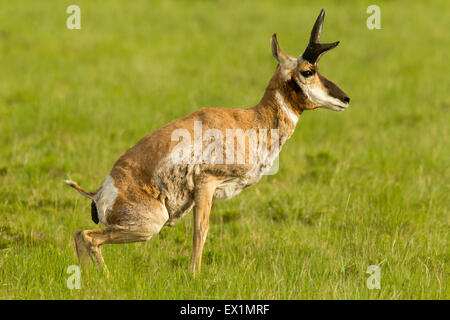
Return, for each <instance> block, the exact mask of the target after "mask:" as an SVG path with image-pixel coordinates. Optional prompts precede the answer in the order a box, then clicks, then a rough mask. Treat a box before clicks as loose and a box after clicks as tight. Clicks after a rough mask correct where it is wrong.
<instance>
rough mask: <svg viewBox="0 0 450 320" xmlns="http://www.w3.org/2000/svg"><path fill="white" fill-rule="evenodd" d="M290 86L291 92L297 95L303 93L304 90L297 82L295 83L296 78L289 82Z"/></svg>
mask: <svg viewBox="0 0 450 320" xmlns="http://www.w3.org/2000/svg"><path fill="white" fill-rule="evenodd" d="M288 86H289V88H290V89H291V90H293V91H295V93H300V92H302V89H301V88H300V86H299V85H298V83H297V81H295V79H294V78H291V80H289V82H288Z"/></svg>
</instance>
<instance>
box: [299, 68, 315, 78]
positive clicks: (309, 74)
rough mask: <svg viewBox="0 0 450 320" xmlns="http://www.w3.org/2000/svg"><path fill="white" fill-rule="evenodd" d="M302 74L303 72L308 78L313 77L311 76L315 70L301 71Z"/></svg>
mask: <svg viewBox="0 0 450 320" xmlns="http://www.w3.org/2000/svg"><path fill="white" fill-rule="evenodd" d="M300 74H301V75H302V76H303V77H305V78H308V77H311V76H312V75H313V74H314V72H312V71H310V70H306V71H301V72H300Z"/></svg>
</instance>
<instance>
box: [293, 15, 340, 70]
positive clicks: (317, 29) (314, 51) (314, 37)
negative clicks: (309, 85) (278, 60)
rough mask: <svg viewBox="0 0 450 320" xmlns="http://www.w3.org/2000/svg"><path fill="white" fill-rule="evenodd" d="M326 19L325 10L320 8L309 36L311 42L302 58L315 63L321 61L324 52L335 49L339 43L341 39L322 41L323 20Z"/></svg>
mask: <svg viewBox="0 0 450 320" xmlns="http://www.w3.org/2000/svg"><path fill="white" fill-rule="evenodd" d="M324 19H325V10H324V9H322V10H320V13H319V16H318V17H317V19H316V22H315V23H314V26H313V28H312V31H311V36H310V38H309V44H308V46H307V47H306V49H305V52H304V53H303V55H302V58H303V59H304V60H306V61H308V62H309V63H312V64H315V63H317V62H318V61H319V59H320V56H321V55H322V53H324V52H326V51H328V50H331V49H333V48H334V47H336V46H337V45H338V44H339V41H337V42H333V43H321V38H322V29H323V22H324Z"/></svg>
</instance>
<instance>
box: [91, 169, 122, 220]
mask: <svg viewBox="0 0 450 320" xmlns="http://www.w3.org/2000/svg"><path fill="white" fill-rule="evenodd" d="M116 198H117V188H116V187H115V186H114V179H113V178H112V177H111V176H110V175H108V176H107V177H106V180H105V182H103V185H102V187H101V188H100V190H99V192H98V193H97V195H96V196H95V199H94V201H95V205H96V206H97V212H98V219H99V220H100V222H101V223H103V224H104V225H107V224H108V223H107V222H106V218H107V215H108V213H109V211H110V210H111V208H112V206H113V205H114V202H115V201H116Z"/></svg>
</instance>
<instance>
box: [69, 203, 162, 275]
mask: <svg viewBox="0 0 450 320" xmlns="http://www.w3.org/2000/svg"><path fill="white" fill-rule="evenodd" d="M168 218H169V216H168V214H167V211H166V210H165V208H161V209H160V210H155V211H153V212H152V213H150V214H146V213H140V212H138V211H135V213H134V214H133V213H131V212H130V213H127V214H126V215H124V216H123V217H122V219H120V218H119V219H117V222H116V223H115V224H111V225H108V226H106V227H104V228H100V229H94V230H83V231H77V232H75V235H74V237H75V244H76V246H77V254H78V258H79V260H80V264H84V263H86V262H87V261H88V260H89V257H90V258H91V260H92V261H93V262H94V263H95V264H96V265H97V268H100V267H102V268H103V269H104V270H105V271H106V272H107V271H108V270H107V268H106V265H105V262H104V259H103V256H102V252H101V246H102V245H104V244H113V243H131V242H141V241H147V240H149V239H150V238H151V237H152V236H153V235H155V234H157V233H158V232H159V231H160V230H161V228H162V227H163V226H164V224H165V223H166V221H167V220H168Z"/></svg>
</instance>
